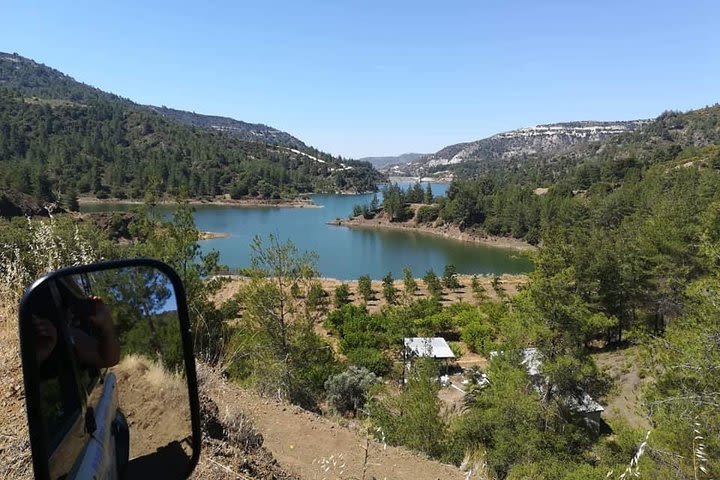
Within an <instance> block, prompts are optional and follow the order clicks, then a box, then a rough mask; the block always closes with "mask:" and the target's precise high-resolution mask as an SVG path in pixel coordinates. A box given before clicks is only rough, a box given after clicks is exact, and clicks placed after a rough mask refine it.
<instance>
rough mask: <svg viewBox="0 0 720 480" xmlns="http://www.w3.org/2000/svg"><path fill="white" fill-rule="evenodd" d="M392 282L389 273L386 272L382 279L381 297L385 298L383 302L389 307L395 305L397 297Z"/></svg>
mask: <svg viewBox="0 0 720 480" xmlns="http://www.w3.org/2000/svg"><path fill="white" fill-rule="evenodd" d="M394 281H395V280H394V279H393V276H392V273H391V272H388V274H387V275H385V276H384V277H383V297H385V301H386V302H387V303H389V304H390V305H392V304H394V303H395V300H396V297H397V289H396V288H395V283H394Z"/></svg>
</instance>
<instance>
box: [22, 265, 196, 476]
mask: <svg viewBox="0 0 720 480" xmlns="http://www.w3.org/2000/svg"><path fill="white" fill-rule="evenodd" d="M28 305H29V309H28V312H30V313H29V318H23V319H22V321H23V322H31V325H32V330H31V331H32V332H33V345H34V350H35V352H34V353H35V359H36V362H37V365H38V371H39V375H40V385H39V390H40V403H41V405H40V407H41V411H42V417H43V425H44V427H45V438H46V439H47V451H48V453H49V459H48V463H49V469H50V476H51V478H59V477H62V476H64V475H66V474H71V475H73V474H75V475H77V478H93V477H95V476H105V475H108V474H109V475H110V476H114V473H115V472H117V474H118V475H119V478H145V477H150V476H159V478H181V477H183V476H184V474H185V473H186V472H187V471H188V466H189V462H190V458H191V457H192V448H191V438H192V428H191V420H190V409H189V399H188V388H187V383H186V380H185V371H184V360H183V358H184V357H183V345H182V337H181V332H180V328H181V326H180V319H179V316H178V306H177V302H176V298H175V291H174V288H173V284H172V282H171V281H170V279H169V278H168V277H167V276H166V275H165V274H164V273H163V272H161V271H159V270H157V269H155V268H152V267H146V266H142V267H126V268H122V269H111V270H102V271H97V272H92V273H86V274H81V275H69V276H65V277H60V278H57V277H56V278H54V279H51V280H48V281H46V282H45V283H43V284H42V285H40V286H38V287H36V288H35V289H34V290H33V292H32V294H31V296H30V297H29V299H28Z"/></svg>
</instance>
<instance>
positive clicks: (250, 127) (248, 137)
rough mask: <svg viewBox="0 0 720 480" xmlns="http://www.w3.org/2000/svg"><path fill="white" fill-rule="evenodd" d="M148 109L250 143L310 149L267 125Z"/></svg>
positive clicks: (168, 109)
mask: <svg viewBox="0 0 720 480" xmlns="http://www.w3.org/2000/svg"><path fill="white" fill-rule="evenodd" d="M147 108H149V109H151V110H153V111H155V112H157V113H159V114H160V115H162V116H164V117H167V118H169V119H171V120H175V121H178V122H180V123H184V124H186V125H192V126H194V127H200V128H207V129H212V130H217V131H220V132H225V133H228V134H230V135H233V136H235V137H237V138H239V139H241V140H245V141H248V142H263V143H269V144H272V145H284V146H288V147H293V148H299V149H305V148H308V146H307V145H305V143H303V142H302V141H301V140H298V139H297V138H295V137H293V136H292V135H290V134H289V133H286V132H283V131H281V130H278V129H276V128H272V127H268V126H267V125H263V124H261V123H247V122H242V121H240V120H235V119H233V118H228V117H218V116H214V115H201V114H199V113H195V112H186V111H184V110H175V109H173V108H167V107H154V106H152V105H147Z"/></svg>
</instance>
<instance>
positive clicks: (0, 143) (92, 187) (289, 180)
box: [0, 54, 383, 206]
mask: <svg viewBox="0 0 720 480" xmlns="http://www.w3.org/2000/svg"><path fill="white" fill-rule="evenodd" d="M163 111H165V112H167V111H170V110H162V109H160V113H158V112H156V111H155V110H154V109H152V108H149V107H144V106H139V105H135V104H133V103H132V102H131V101H129V100H126V99H122V98H120V97H117V96H115V95H112V94H109V93H105V92H102V91H100V90H98V89H95V88H92V87H89V86H87V85H84V84H81V83H79V82H76V81H75V80H73V79H72V78H70V77H67V76H65V75H63V74H61V73H60V72H58V71H56V70H52V69H49V68H48V67H45V66H42V65H39V64H36V63H34V62H32V61H30V60H27V59H24V58H23V57H19V56H14V55H8V54H1V55H0V162H1V163H2V169H1V170H0V188H6V189H10V190H15V191H19V192H22V193H27V194H31V195H33V196H35V197H36V198H38V199H40V200H43V201H51V200H62V201H63V202H65V203H66V205H67V206H70V205H71V204H72V203H74V202H73V201H72V199H73V198H74V197H76V196H77V195H78V194H81V195H95V196H97V197H98V198H107V197H114V198H121V199H122V198H144V197H145V196H146V195H147V194H149V195H151V196H153V197H158V196H162V195H168V196H177V195H184V196H190V197H195V198H198V197H214V196H216V195H224V194H229V195H230V196H231V197H233V198H243V197H256V198H263V199H279V198H290V197H294V196H296V195H298V194H301V193H309V192H320V191H323V192H325V191H371V190H374V189H375V184H376V183H377V182H378V181H381V180H382V179H383V177H382V176H381V175H380V174H379V173H378V172H377V171H375V170H374V168H373V167H372V165H370V164H369V163H367V162H355V161H345V160H342V161H341V160H340V159H338V158H335V157H332V156H330V155H328V154H325V153H322V152H320V151H318V150H316V149H313V148H310V147H306V146H305V145H304V144H303V143H302V142H300V141H299V140H297V139H295V138H294V137H291V136H290V135H288V134H285V133H284V132H280V131H278V130H275V129H272V128H270V127H266V126H262V125H252V124H244V123H243V122H237V121H234V120H231V119H221V120H223V121H224V122H225V123H222V125H221V126H224V127H223V128H220V127H217V128H215V127H213V126H212V125H210V124H205V123H202V122H201V124H200V126H199V127H195V126H192V125H186V124H185V123H186V122H187V123H193V122H194V121H195V120H194V119H195V118H196V117H197V116H194V114H190V113H189V112H180V111H174V110H173V111H172V112H174V114H173V115H170V114H167V115H166V114H162V112H163ZM185 113H187V115H189V117H187V116H184V115H183V116H182V118H179V117H178V115H179V114H185ZM166 117H167V118H166ZM203 118H205V119H212V118H216V117H204V116H203ZM228 122H230V123H228ZM232 122H234V123H232ZM238 125H248V126H250V127H253V128H254V127H258V128H260V127H262V128H261V129H260V130H259V131H261V132H264V133H265V134H266V135H267V138H266V137H264V136H263V135H259V136H258V137H257V141H247V140H243V139H242V138H243V135H244V134H243V135H240V134H239V133H238V132H237V131H236V130H237V128H239V127H238ZM231 127H232V128H231ZM233 128H235V130H233ZM228 129H229V130H228ZM248 135H249V136H250V137H253V135H252V134H251V133H247V135H245V137H247V136H248ZM253 138H254V137H253ZM273 140H277V141H273Z"/></svg>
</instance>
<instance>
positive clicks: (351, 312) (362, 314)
mask: <svg viewBox="0 0 720 480" xmlns="http://www.w3.org/2000/svg"><path fill="white" fill-rule="evenodd" d="M367 316H368V314H367V310H366V309H365V307H363V306H355V305H352V304H347V305H343V306H342V307H340V308H338V309H337V310H333V311H332V312H330V314H329V315H328V316H327V319H326V320H325V328H327V329H328V330H330V331H332V332H334V333H337V334H341V333H342V330H343V327H344V325H345V323H350V322H351V320H352V319H354V318H360V319H361V321H363V322H364V321H365V320H367Z"/></svg>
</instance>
